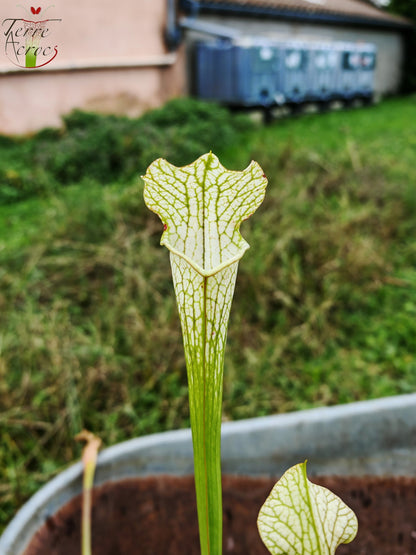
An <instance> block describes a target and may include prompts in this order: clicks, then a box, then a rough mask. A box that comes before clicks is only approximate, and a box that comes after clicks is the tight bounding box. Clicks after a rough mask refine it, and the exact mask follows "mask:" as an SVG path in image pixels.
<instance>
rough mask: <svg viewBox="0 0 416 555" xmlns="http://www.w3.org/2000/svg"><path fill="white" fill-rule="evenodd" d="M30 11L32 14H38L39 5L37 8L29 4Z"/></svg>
mask: <svg viewBox="0 0 416 555" xmlns="http://www.w3.org/2000/svg"><path fill="white" fill-rule="evenodd" d="M30 11H31V12H32V13H33V15H38V13H40V6H39V8H34V7H33V6H31V8H30Z"/></svg>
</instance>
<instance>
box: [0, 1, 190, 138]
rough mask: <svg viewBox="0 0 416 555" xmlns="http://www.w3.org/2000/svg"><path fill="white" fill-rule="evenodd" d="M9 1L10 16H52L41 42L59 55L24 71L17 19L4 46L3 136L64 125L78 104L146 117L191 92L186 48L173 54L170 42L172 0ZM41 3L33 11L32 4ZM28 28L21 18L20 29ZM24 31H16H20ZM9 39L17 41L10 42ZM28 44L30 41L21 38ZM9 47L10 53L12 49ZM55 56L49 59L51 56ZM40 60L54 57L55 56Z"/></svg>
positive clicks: (4, 14)
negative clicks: (15, 47)
mask: <svg viewBox="0 0 416 555" xmlns="http://www.w3.org/2000/svg"><path fill="white" fill-rule="evenodd" d="M50 1H51V4H52V2H53V7H50V8H49V9H48V5H49V4H47V3H44V0H22V2H21V4H22V6H25V7H26V10H25V9H24V8H23V7H18V6H17V5H16V4H17V2H16V0H1V3H0V23H1V22H4V20H6V19H14V18H16V19H21V18H22V19H28V20H33V21H38V20H42V19H60V20H61V21H49V22H48V24H47V27H48V28H49V27H50V28H49V31H48V32H46V31H45V32H44V35H45V36H44V37H43V38H41V40H40V45H42V46H45V47H46V46H50V47H51V48H50V49H49V50H48V51H47V52H48V54H49V53H50V52H54V50H53V47H55V46H56V47H57V52H58V53H57V55H56V57H55V58H54V59H53V60H52V61H51V62H50V63H48V64H47V65H45V66H44V67H42V68H38V69H22V68H19V67H17V66H16V65H14V63H13V62H15V63H16V62H17V63H23V64H24V63H25V62H24V57H23V58H22V57H21V56H20V57H17V56H16V55H14V50H13V45H12V44H11V41H10V36H6V35H5V31H7V29H8V27H9V26H10V24H11V22H5V23H3V25H2V34H1V44H0V133H12V134H20V133H27V132H30V131H34V130H36V129H39V128H41V127H44V126H56V125H59V124H60V116H61V115H62V114H65V113H67V112H69V111H70V110H72V109H73V108H83V109H89V110H98V111H107V112H118V113H126V114H129V115H132V116H135V115H138V114H140V113H141V112H143V111H144V110H146V109H148V108H150V107H154V106H158V105H160V104H162V103H163V102H164V101H166V100H167V99H168V98H170V97H173V96H178V95H180V94H182V93H183V91H184V86H185V74H184V59H183V52H182V51H179V52H176V53H173V54H172V53H168V52H167V50H166V47H165V44H164V41H163V33H164V26H165V23H166V4H167V3H166V0H118V1H115V0H99V1H98V0H88V1H87V2H86V1H85V0H70V1H69V0H50ZM32 7H33V8H34V9H35V10H37V9H38V8H39V7H40V8H41V10H40V12H39V14H37V15H32V14H31V11H30V10H31V8H32ZM19 25H20V27H21V26H22V25H23V23H21V22H20V21H17V22H16V23H15V24H14V26H13V30H15V31H17V29H18V26H19ZM16 34H17V35H18V34H19V33H15V35H16ZM7 39H9V40H8V41H7ZM14 40H15V41H20V42H19V44H18V45H24V44H25V39H24V38H22V37H21V38H19V37H16V36H15V37H14ZM6 47H7V51H6ZM50 57H51V56H50V55H49V59H50ZM39 60H42V61H48V57H47V56H44V57H43V58H41V54H40V55H39V56H38V59H37V64H38V63H39Z"/></svg>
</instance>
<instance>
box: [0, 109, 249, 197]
mask: <svg viewBox="0 0 416 555" xmlns="http://www.w3.org/2000/svg"><path fill="white" fill-rule="evenodd" d="M250 127H251V124H250V120H249V119H248V118H246V117H242V116H238V115H233V114H231V113H230V112H229V111H228V110H227V109H225V108H222V107H220V106H218V105H215V104H209V103H205V102H201V101H198V100H195V99H190V98H180V99H175V100H172V101H170V102H168V103H167V104H166V105H165V106H163V107H162V108H160V109H157V110H153V111H151V112H148V113H146V114H144V115H143V116H142V117H140V118H137V119H129V118H127V117H122V116H115V115H99V114H94V113H88V112H82V111H74V112H72V113H71V114H69V115H67V116H65V117H64V118H63V127H62V129H46V130H43V131H41V132H39V133H37V134H35V135H34V136H32V137H30V138H26V139H24V138H20V139H16V140H12V139H8V138H6V137H3V138H1V141H0V151H3V152H4V155H5V159H4V163H2V164H0V203H7V202H14V201H16V200H21V199H23V198H28V197H29V196H33V195H39V194H48V193H51V192H54V191H57V190H58V188H59V187H60V186H62V185H68V184H71V183H79V182H80V181H82V180H89V181H90V182H91V181H92V180H93V181H97V182H98V183H101V184H108V183H112V182H114V181H123V182H126V181H127V182H128V181H131V180H132V179H134V178H135V177H136V176H137V173H138V171H142V172H143V171H145V169H146V167H147V166H148V165H149V164H150V162H152V160H154V159H155V158H157V157H160V156H162V157H164V158H167V159H169V160H171V161H172V162H173V163H175V164H178V165H184V164H186V163H189V162H191V161H192V160H194V159H195V158H197V157H198V156H199V155H200V154H201V152H206V151H209V150H217V151H218V150H223V149H224V148H225V147H226V146H227V145H229V144H232V143H237V142H238V141H239V140H241V139H240V133H241V132H242V131H244V130H248V129H249V128H250Z"/></svg>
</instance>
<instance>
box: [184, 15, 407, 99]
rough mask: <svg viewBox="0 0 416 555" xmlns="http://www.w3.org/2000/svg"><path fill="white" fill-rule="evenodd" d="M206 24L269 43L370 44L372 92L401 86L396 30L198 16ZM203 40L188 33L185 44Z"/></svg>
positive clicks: (399, 42) (401, 47)
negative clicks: (373, 67)
mask: <svg viewBox="0 0 416 555" xmlns="http://www.w3.org/2000/svg"><path fill="white" fill-rule="evenodd" d="M200 19H201V20H203V21H206V22H209V23H215V24H217V25H223V26H228V27H233V28H236V29H239V30H240V31H242V32H243V33H244V35H246V36H255V37H259V36H261V37H266V38H270V39H272V40H286V39H297V40H311V41H312V40H314V41H316V40H320V41H328V42H329V41H333V40H337V41H338V40H339V41H352V42H370V43H373V44H375V45H376V46H377V51H378V52H377V68H376V73H375V83H374V87H375V92H376V94H379V95H387V94H393V93H396V92H397V91H398V89H399V86H400V79H401V70H402V64H403V56H404V45H403V37H402V35H401V34H400V32H398V31H393V30H392V31H389V30H375V29H360V28H348V27H342V26H338V25H337V26H329V25H315V24H306V23H290V22H281V21H276V20H266V19H255V18H254V17H252V18H248V17H245V18H236V17H226V16H207V15H204V16H200ZM197 38H198V39H203V38H206V35H205V37H204V36H203V35H202V34H199V35H198V34H197V33H195V32H189V33H188V41H189V42H192V41H193V40H195V39H197Z"/></svg>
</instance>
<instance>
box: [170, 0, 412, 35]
mask: <svg viewBox="0 0 416 555" xmlns="http://www.w3.org/2000/svg"><path fill="white" fill-rule="evenodd" d="M180 4H181V8H182V9H183V10H185V11H186V12H187V13H189V14H191V15H196V14H198V13H205V14H208V13H209V14H219V15H224V14H229V15H239V16H242V17H247V16H253V15H254V16H257V17H274V18H279V19H281V20H284V21H300V22H304V23H329V24H333V25H355V26H360V27H372V28H377V29H397V30H402V31H403V30H407V29H412V28H414V24H413V23H412V22H411V21H406V20H402V21H400V20H397V21H395V20H393V19H390V20H389V19H382V18H380V19H378V18H370V17H362V16H354V15H347V14H337V13H328V12H302V11H300V10H285V9H280V8H273V7H268V6H254V5H248V4H241V5H236V4H233V3H227V2H223V3H221V4H218V3H217V2H215V3H213V2H210V1H209V0H180Z"/></svg>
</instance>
